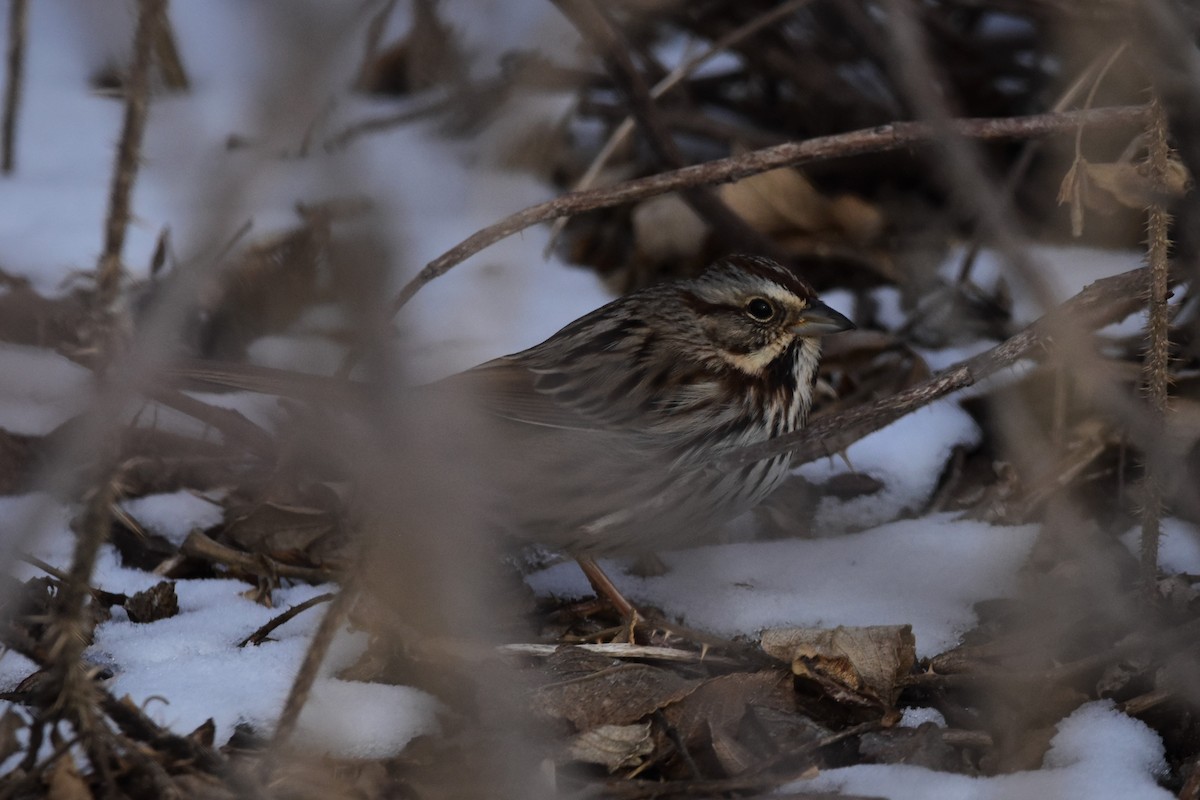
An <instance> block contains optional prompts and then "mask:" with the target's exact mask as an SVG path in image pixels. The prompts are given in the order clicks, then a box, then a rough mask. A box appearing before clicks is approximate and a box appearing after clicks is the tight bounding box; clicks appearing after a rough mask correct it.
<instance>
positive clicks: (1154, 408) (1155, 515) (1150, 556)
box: [1140, 101, 1171, 596]
mask: <svg viewBox="0 0 1200 800" xmlns="http://www.w3.org/2000/svg"><path fill="white" fill-rule="evenodd" d="M1151 108H1152V109H1153V114H1152V116H1151V122H1150V128H1149V131H1148V134H1149V136H1148V145H1149V153H1150V176H1151V180H1152V181H1153V182H1154V187H1155V190H1156V193H1157V194H1159V196H1160V197H1162V196H1165V184H1166V180H1167V169H1168V163H1167V158H1168V155H1169V150H1168V146H1167V119H1166V114H1165V112H1164V110H1163V108H1162V105H1161V104H1160V103H1158V102H1157V101H1155V102H1153V103H1152V104H1151ZM1147 216H1148V219H1147V247H1148V253H1147V259H1146V260H1147V263H1148V266H1149V267H1150V285H1149V292H1148V294H1149V297H1148V298H1147V301H1148V314H1147V318H1146V338H1147V344H1148V346H1147V350H1146V357H1145V361H1144V362H1143V365H1142V372H1143V379H1144V381H1145V385H1146V394H1147V396H1148V397H1149V400H1150V408H1151V419H1152V424H1154V425H1155V426H1156V427H1157V428H1158V429H1159V430H1160V431H1161V429H1162V426H1163V422H1164V418H1165V415H1166V411H1167V382H1168V370H1167V367H1168V363H1167V362H1168V358H1169V348H1170V331H1169V329H1168V319H1167V294H1168V286H1169V277H1168V263H1167V252H1168V250H1169V247H1170V241H1169V239H1168V229H1169V227H1170V222H1171V219H1170V215H1169V214H1168V213H1167V210H1166V208H1165V207H1164V205H1163V202H1162V200H1161V199H1158V198H1156V200H1155V202H1153V203H1152V204H1151V205H1150V208H1149V209H1148V212H1147ZM1143 485H1144V487H1145V499H1144V501H1143V503H1142V538H1141V554H1140V555H1141V572H1142V584H1143V587H1144V588H1145V590H1146V592H1147V594H1149V595H1151V596H1153V594H1154V591H1155V586H1156V582H1157V579H1158V540H1159V536H1160V534H1161V527H1160V522H1161V518H1162V512H1163V507H1162V506H1163V489H1162V480H1161V477H1160V476H1159V475H1158V474H1157V471H1156V470H1155V469H1154V468H1153V466H1152V464H1151V463H1150V462H1149V461H1147V463H1146V464H1145V467H1144V479H1143Z"/></svg>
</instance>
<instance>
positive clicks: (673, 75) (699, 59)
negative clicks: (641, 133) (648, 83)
mask: <svg viewBox="0 0 1200 800" xmlns="http://www.w3.org/2000/svg"><path fill="white" fill-rule="evenodd" d="M811 2H812V0H789V2H786V3H783V4H781V5H779V6H777V7H775V8H773V9H771V10H769V11H767V12H765V13H763V14H760V15H759V16H757V17H754V18H753V19H751V20H750V21H748V22H746V23H745V24H743V25H739V26H738V27H737V28H735V29H733V30H732V31H730V32H729V33H727V34H726V35H724V36H722V37H721V38H720V39H718V40H716V41H715V42H713V43H712V45H711V46H709V47H708V48H706V49H705V50H704V52H702V53H700V54H699V55H697V56H695V57H694V58H690V59H688V60H687V61H685V62H684V63H682V64H680V65H679V66H678V67H676V68H675V69H673V70H671V72H670V74H669V75H667V76H666V77H665V78H663V79H662V80H661V81H659V82H658V83H656V84H655V85H654V88H653V89H651V90H650V97H651V99H653V100H658V99H659V98H661V97H663V96H664V95H665V94H667V93H668V92H670V91H671V90H672V89H674V88H675V87H676V86H678V85H679V84H681V83H682V82H683V81H684V80H685V79H686V78H687V77H688V76H689V75H691V74H692V73H693V72H694V71H695V70H696V69H698V68H699V67H700V66H701V65H702V64H704V63H705V62H706V61H708V60H709V59H711V58H713V57H714V56H716V55H718V54H720V53H723V52H724V51H726V50H728V49H729V48H731V47H733V46H734V45H735V44H737V43H738V42H741V41H742V40H743V39H746V38H748V37H750V36H753V35H754V34H756V33H758V32H759V31H760V30H762V29H763V28H765V27H767V26H769V25H773V24H774V23H776V22H778V21H779V20H781V19H783V18H784V17H786V16H788V15H789V14H792V13H793V12H795V11H798V10H799V9H801V8H803V7H804V6H806V5H808V4H809V3H811ZM634 125H635V121H634V118H633V117H632V116H629V117H625V119H623V120H621V122H620V124H618V125H617V127H616V128H615V129H614V130H613V132H612V134H611V135H609V137H608V140H607V141H606V142H605V143H604V146H603V147H601V148H600V151H599V152H598V153H597V154H596V157H595V158H594V159H592V163H591V164H589V165H588V168H587V170H585V171H584V173H583V175H582V176H580V178H579V180H578V181H576V182H575V185H574V186H573V187H572V190H573V191H581V190H583V189H588V188H590V187H591V186H592V184H594V183H595V182H596V178H598V177H599V176H600V172H601V171H602V170H603V169H604V167H605V165H606V164H608V161H609V159H610V158H612V156H613V153H615V152H617V148H619V147H620V146H621V145H623V144H624V143H625V141H626V140H627V139H628V138H629V135H630V134H631V133H633V128H634ZM565 224H566V218H565V217H560V218H559V219H558V220H557V221H556V222H555V223H554V227H553V228H552V229H551V232H550V241H549V243H548V244H547V245H546V252H549V251H550V250H551V249H552V248H553V247H554V240H555V239H556V238H557V237H558V235H559V234H560V233H561V232H562V229H563V226H564V225H565Z"/></svg>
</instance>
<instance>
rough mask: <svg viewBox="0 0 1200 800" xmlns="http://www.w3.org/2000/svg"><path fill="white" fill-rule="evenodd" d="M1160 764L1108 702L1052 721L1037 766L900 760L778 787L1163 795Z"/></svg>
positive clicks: (1010, 799)
mask: <svg viewBox="0 0 1200 800" xmlns="http://www.w3.org/2000/svg"><path fill="white" fill-rule="evenodd" d="M1165 769H1166V761H1165V759H1164V755H1163V743H1162V740H1161V739H1159V737H1158V734H1156V733H1154V731H1152V730H1150V729H1149V728H1148V727H1146V725H1145V724H1144V723H1142V722H1140V721H1138V720H1135V719H1131V718H1130V717H1127V716H1125V715H1124V714H1121V713H1120V712H1119V711H1117V710H1116V709H1115V708H1114V707H1113V705H1112V703H1111V702H1109V701H1103V702H1098V703H1088V704H1086V705H1083V706H1081V707H1079V708H1078V709H1076V710H1075V712H1074V713H1072V714H1071V715H1070V716H1068V717H1067V718H1066V719H1064V720H1063V721H1062V722H1060V723H1059V725H1058V733H1057V734H1055V736H1054V739H1053V740H1052V741H1051V743H1050V751H1049V752H1048V753H1046V757H1045V759H1044V762H1043V765H1042V769H1040V770H1036V771H1030V772H1017V773H1014V774H1011V775H997V776H995V777H991V778H972V777H968V776H966V775H954V774H951V773H946V772H935V771H933V770H929V769H925V768H923V767H914V766H909V765H906V764H889V765H883V764H864V765H859V766H853V767H845V768H842V769H832V770H828V771H826V772H823V773H821V774H820V775H818V776H817V777H815V778H813V779H811V780H801V781H796V782H795V783H792V784H789V785H788V786H786V787H783V788H782V789H781V791H782V792H784V793H786V792H788V791H792V792H813V793H818V792H843V793H846V794H854V795H867V796H871V797H886V798H889V800H1024V798H1030V797H1048V798H1049V797H1052V798H1054V799H1055V800H1074V798H1079V800H1095V798H1108V797H1111V798H1123V800H1160V799H1161V800H1168V798H1172V797H1174V796H1175V795H1173V794H1172V793H1170V792H1168V791H1167V790H1165V789H1162V788H1160V787H1159V786H1158V784H1157V783H1156V782H1155V779H1156V778H1157V777H1159V776H1160V775H1161V774H1162V773H1163V772H1164V771H1165Z"/></svg>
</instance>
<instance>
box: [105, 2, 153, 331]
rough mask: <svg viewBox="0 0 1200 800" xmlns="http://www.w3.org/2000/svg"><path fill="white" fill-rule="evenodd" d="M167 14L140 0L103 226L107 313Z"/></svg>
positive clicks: (113, 294) (114, 288)
mask: <svg viewBox="0 0 1200 800" xmlns="http://www.w3.org/2000/svg"><path fill="white" fill-rule="evenodd" d="M165 10H166V0H138V18H137V27H136V29H135V30H134V34H133V62H132V63H131V64H130V67H129V79H128V81H127V82H126V85H125V120H124V122H123V124H122V130H121V140H120V143H119V144H118V145H117V160H116V164H115V166H114V168H113V178H112V188H111V189H110V191H109V198H108V216H107V218H106V220H105V223H104V249H103V251H102V252H101V254H100V263H99V265H98V266H97V268H96V273H97V274H96V300H97V307H98V308H99V309H101V310H102V311H103V312H105V313H107V310H108V308H109V307H110V306H111V305H112V302H113V300H115V299H116V295H117V287H118V284H119V283H120V279H121V272H122V269H121V252H122V251H123V250H124V248H125V231H126V229H127V228H128V227H129V219H130V216H131V212H130V207H131V205H132V202H133V184H134V181H135V180H136V179H137V173H138V166H139V160H140V159H139V154H140V153H141V149H142V137H143V135H144V134H145V131H146V114H147V109H148V107H149V98H150V68H151V66H152V64H153V60H154V43H155V39H156V32H157V30H158V28H159V27H160V25H161V23H162V20H163V16H164V14H165Z"/></svg>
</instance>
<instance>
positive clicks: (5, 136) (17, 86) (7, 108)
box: [0, 0, 29, 175]
mask: <svg viewBox="0 0 1200 800" xmlns="http://www.w3.org/2000/svg"><path fill="white" fill-rule="evenodd" d="M28 18H29V2H28V0H8V57H7V59H6V65H5V66H6V69H5V72H7V73H8V77H7V78H6V79H5V81H4V121H3V123H0V140H2V141H0V172H3V173H4V174H5V175H7V174H9V173H10V172H12V171H13V168H14V167H15V166H16V146H17V142H16V138H17V109H19V108H20V107H21V86H22V82H23V80H24V73H25V30H26V28H27V27H28V24H27V20H28Z"/></svg>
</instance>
